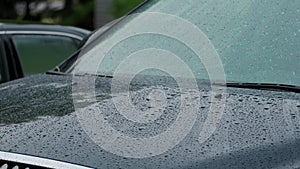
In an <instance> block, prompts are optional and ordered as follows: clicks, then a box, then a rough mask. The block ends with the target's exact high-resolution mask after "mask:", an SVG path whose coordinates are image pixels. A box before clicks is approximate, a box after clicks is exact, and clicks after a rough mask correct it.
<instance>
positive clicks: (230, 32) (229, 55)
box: [68, 0, 300, 86]
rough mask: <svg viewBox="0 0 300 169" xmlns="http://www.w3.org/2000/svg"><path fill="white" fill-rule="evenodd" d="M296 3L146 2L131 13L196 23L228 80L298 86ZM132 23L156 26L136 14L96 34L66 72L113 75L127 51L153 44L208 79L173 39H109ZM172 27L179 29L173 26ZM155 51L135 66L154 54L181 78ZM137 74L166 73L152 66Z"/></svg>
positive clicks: (291, 0)
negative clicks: (166, 15) (173, 17)
mask: <svg viewBox="0 0 300 169" xmlns="http://www.w3.org/2000/svg"><path fill="white" fill-rule="evenodd" d="M299 6H300V1H299V0H281V1H275V0H271V1H269V0H268V1H267V0H263V1H259V2H258V1H252V0H240V1H235V0H227V1H216V0H211V1H207V0H186V1H182V0H163V1H150V2H149V3H147V4H145V5H144V6H143V7H142V8H140V9H139V10H137V12H136V13H146V12H155V13H166V14H168V15H172V16H175V17H179V18H182V19H183V20H185V21H187V22H189V23H191V24H193V25H195V26H196V27H197V28H198V29H199V30H201V31H202V32H203V33H204V34H205V35H206V36H207V38H208V39H209V40H210V42H211V44H212V45H213V46H214V48H215V50H216V52H217V53H218V55H219V57H220V60H221V62H222V66H223V68H224V72H225V75H226V80H227V81H228V82H242V83H276V84H289V85H297V86H300V53H299V49H300V38H299V34H300V20H299V15H300V9H299ZM133 23H134V24H135V25H134V26H136V25H138V26H139V27H143V26H144V27H151V26H153V28H155V27H156V26H157V25H156V24H157V23H155V22H152V21H149V20H145V19H140V18H139V17H138V16H134V17H132V18H130V19H127V20H126V19H125V20H124V22H121V23H119V24H118V25H116V26H115V27H114V28H113V29H111V30H110V31H108V32H107V33H106V34H105V36H99V38H98V40H94V41H93V42H91V43H90V45H86V49H83V52H82V53H81V54H80V56H79V60H78V62H77V63H76V64H74V65H73V66H71V67H70V68H69V70H68V72H72V71H73V72H74V67H76V68H78V70H79V71H76V73H78V72H83V73H84V72H85V73H87V72H88V73H93V74H94V73H96V74H105V75H113V74H114V72H115V71H116V69H117V68H118V66H119V65H120V64H121V63H122V62H123V61H124V59H125V58H126V57H128V56H129V55H131V54H133V53H135V52H136V51H140V50H144V49H149V48H156V49H157V48H158V49H162V50H166V51H170V52H171V53H174V54H175V55H176V56H177V57H179V58H180V59H181V60H182V61H184V62H185V63H186V64H187V65H188V66H189V67H190V68H191V70H192V72H193V74H194V75H195V77H196V78H197V79H210V78H209V75H208V73H207V69H206V66H205V65H204V64H203V63H202V62H201V60H199V57H197V54H195V53H194V52H193V51H192V50H191V49H190V47H189V46H187V45H186V44H185V43H183V42H182V41H180V40H178V39H174V38H172V37H168V36H164V35H162V34H153V33H148V34H146V33H144V34H139V33H137V34H136V35H134V36H130V37H128V38H126V39H122V40H120V39H118V38H114V36H115V34H118V33H120V32H122V31H124V30H128V29H131V26H133ZM173 23H174V24H176V22H173ZM175 28H176V29H178V27H176V25H174V29H175ZM169 31H170V30H169ZM171 31H174V32H176V31H177V30H171ZM178 31H179V30H178ZM187 34H188V32H187ZM190 38H191V39H192V38H193V37H192V36H191V37H190ZM119 40H120V41H119ZM112 44H113V45H112ZM111 46H113V47H111ZM106 48H110V49H109V50H108V52H105V53H104V52H102V51H103V49H106ZM102 55H105V57H101V58H100V60H101V61H100V60H99V56H102ZM154 55H156V53H152V54H151V53H149V56H148V57H144V58H143V59H139V61H136V63H135V64H137V65H138V64H145V63H147V62H148V59H151V58H158V60H157V64H159V62H160V61H162V62H169V63H170V64H169V67H175V68H177V69H178V75H180V76H183V77H184V76H185V74H184V73H181V72H180V71H181V68H180V67H179V68H178V64H175V63H174V64H173V59H172V58H171V57H170V58H168V57H161V58H159V56H154ZM203 55H206V53H203ZM102 58H103V59H102ZM132 61H133V60H132ZM91 64H97V70H92V66H91ZM122 71H123V73H124V74H130V73H131V71H130V70H129V69H124V70H122ZM141 73H144V74H151V75H152V74H159V75H163V76H164V75H168V74H166V73H164V72H162V71H154V70H152V71H151V70H148V71H147V72H145V71H143V72H141ZM216 80H217V79H216Z"/></svg>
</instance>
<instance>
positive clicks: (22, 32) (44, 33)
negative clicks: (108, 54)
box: [0, 31, 83, 40]
mask: <svg viewBox="0 0 300 169" xmlns="http://www.w3.org/2000/svg"><path fill="white" fill-rule="evenodd" d="M0 34H34V35H39V34H43V35H60V36H68V37H71V38H75V39H78V40H82V39H83V38H82V37H81V36H78V35H74V34H72V33H65V32H55V31H0Z"/></svg>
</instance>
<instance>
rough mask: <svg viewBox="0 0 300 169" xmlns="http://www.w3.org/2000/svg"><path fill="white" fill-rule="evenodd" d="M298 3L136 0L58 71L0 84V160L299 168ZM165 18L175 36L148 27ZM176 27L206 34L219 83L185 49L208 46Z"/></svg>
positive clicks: (134, 168)
mask: <svg viewBox="0 0 300 169" xmlns="http://www.w3.org/2000/svg"><path fill="white" fill-rule="evenodd" d="M299 6H300V1H299V0H280V1H279V0H277V1H275V0H270V1H267V0H264V1H262V0H239V1H236V0H228V1H219V0H209V1H208V0H185V1H182V0H160V1H158V0H148V1H146V2H145V3H144V4H143V5H141V6H140V7H139V8H137V9H136V10H135V11H133V12H132V14H136V13H142V15H139V16H138V17H131V18H130V17H129V16H128V20H127V19H126V18H127V17H126V18H125V19H123V20H121V21H120V22H118V23H115V24H114V25H113V26H112V27H110V28H109V29H108V30H106V31H104V32H101V31H100V32H98V31H96V32H95V33H93V35H92V36H90V38H89V39H88V40H87V42H86V44H85V45H84V46H83V47H82V48H81V49H80V50H78V51H77V52H76V53H75V54H74V55H73V56H72V57H70V58H69V59H68V60H66V62H64V63H63V64H61V65H59V69H56V70H53V71H49V72H47V73H46V74H38V75H32V76H28V77H25V78H21V79H17V80H14V81H11V82H7V83H3V84H0V168H1V167H2V168H12V167H15V168H17V167H16V166H18V167H20V166H22V167H23V166H24V167H23V168H25V167H28V168H38V167H39V168H42V167H44V168H64V169H65V168H75V166H74V164H76V166H77V165H80V166H77V167H79V168H86V167H81V166H87V167H91V168H99V169H106V168H107V169H120V168H122V169H141V168H147V169H148V168H149V169H158V168H162V169H198V168H206V169H227V168H228V169H241V168H243V169H265V168H275V169H294V168H300V78H299V77H300V69H299V68H300V57H299V48H300V47H299V45H300V38H299V35H300V33H299V32H300V30H299V12H300V11H299ZM163 13H164V14H168V15H163V17H162V14H163ZM143 14H145V15H143ZM148 14H150V15H148ZM151 14H155V15H154V16H153V15H151ZM147 16H153V18H151V17H150V18H147ZM174 16H175V17H174ZM145 17H146V18H145ZM168 17H169V18H168ZM170 17H171V18H170ZM174 18H175V19H174ZM178 18H183V19H184V20H185V21H188V22H184V23H186V24H188V23H189V22H190V23H193V25H195V26H193V25H192V26H191V27H188V26H189V25H181V24H178V23H180V21H182V20H180V19H179V20H178ZM168 22H171V23H170V24H167V25H163V24H165V23H168ZM158 23H159V24H158ZM160 24H162V25H163V26H161V25H160ZM165 27H168V29H162V30H165V33H166V34H172V33H173V34H174V33H178V34H177V35H178V36H175V37H170V36H163V34H161V33H155V31H156V30H158V28H165ZM186 28H199V29H201V30H202V31H203V32H204V33H205V35H206V36H207V38H208V39H209V40H211V44H213V45H214V46H215V49H216V51H217V53H218V54H219V57H220V59H221V61H222V65H223V68H224V72H225V75H226V84H222V83H219V84H218V83H213V82H218V81H219V80H222V79H219V78H215V79H211V78H208V77H209V76H208V75H207V74H208V73H207V72H206V71H209V70H210V71H211V72H213V73H214V72H218V71H219V69H220V67H215V64H213V62H209V63H211V64H208V65H203V62H201V61H202V60H199V58H198V55H197V54H196V53H195V52H194V51H193V50H192V48H191V47H194V46H196V47H197V46H200V47H201V48H200V49H203V50H202V51H203V53H201V54H202V55H203V56H213V55H210V52H211V50H205V49H207V48H204V47H202V46H205V47H209V44H210V43H206V41H204V42H203V41H201V38H199V39H197V37H199V34H197V32H198V33H199V31H197V32H196V33H194V32H193V31H189V30H187V29H186ZM136 30H144V32H145V33H144V34H142V33H141V32H139V31H136ZM149 30H150V31H149ZM192 30H194V29H192ZM128 32H129V33H132V34H133V35H132V36H130V37H128ZM120 37H121V38H120ZM177 37H183V40H182V41H180V40H178V38H177ZM176 38H177V39H176ZM202 38H203V36H202ZM197 40H200V42H198V41H197ZM184 42H187V43H184ZM138 54H140V55H138ZM172 54H176V56H177V57H172V56H173V55H172ZM104 56H105V57H104ZM176 58H179V59H177V60H176ZM208 58H213V57H208ZM101 59H102V60H101ZM134 59H135V60H134ZM208 60H209V61H210V59H208ZM126 61H127V62H126ZM99 62H101V63H100V64H99ZM162 63H164V66H166V67H167V68H168V69H155V70H154V69H153V67H154V68H156V67H155V66H161V65H162ZM183 63H184V64H186V65H187V66H188V67H189V68H190V69H191V70H192V71H189V72H184V70H185V69H184V68H185V66H186V65H184V66H181V65H183ZM147 64H149V65H150V66H149V65H147ZM180 64H181V65H180ZM124 66H125V68H126V69H124ZM126 66H127V67H126ZM147 66H148V67H147ZM187 66H186V67H187ZM206 66H208V68H212V69H206ZM94 68H97V70H95V69H94ZM122 68H123V69H122ZM135 68H143V69H139V70H140V71H136V72H138V73H136V74H133V73H132V72H134V69H135ZM145 68H148V69H145ZM119 70H122V71H119ZM135 70H136V69H135ZM169 70H172V71H173V72H175V73H177V72H178V74H175V73H173V74H170V73H169V72H168V71H169ZM115 72H121V73H124V76H120V75H122V74H115ZM134 73H135V72H134ZM190 73H192V74H193V75H194V77H193V76H190ZM132 74H133V75H134V76H131V75H132ZM174 74H175V75H176V76H173V75H174ZM115 75H116V76H115ZM125 75H129V78H127V76H125ZM220 77H221V76H220ZM128 79H129V80H128ZM195 83H196V85H195ZM180 84H183V85H182V86H183V87H181V86H180ZM194 86H196V87H195V88H194ZM214 87H216V88H217V89H218V90H215V91H214V90H213V89H214ZM224 89H226V90H225V91H223V90H224ZM220 91H223V92H224V93H223V92H221V93H219V92H220ZM125 99H128V100H125ZM128 103H129V104H128ZM213 105H215V107H213ZM132 106H133V107H132ZM222 106H223V108H224V109H223V110H222V109H221V108H219V107H222ZM153 108H154V109H155V111H153V112H150V111H148V110H149V109H150V110H151V109H152V110H153ZM131 112H133V113H131ZM148 112H149V113H148ZM178 122H181V123H178ZM178 138H179V139H178ZM58 161H60V162H58ZM66 163H67V164H66ZM70 163H71V164H70ZM71 165H72V166H71ZM20 168H21V167H20Z"/></svg>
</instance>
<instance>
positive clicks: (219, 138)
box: [0, 75, 300, 168]
mask: <svg viewBox="0 0 300 169" xmlns="http://www.w3.org/2000/svg"><path fill="white" fill-rule="evenodd" d="M151 81H152V82H154V81H155V80H151ZM110 83H111V79H110V78H99V79H98V80H97V83H96V85H99V86H109V84H110ZM167 84H168V83H167ZM71 86H72V76H55V75H37V76H32V77H26V78H23V79H19V80H16V81H12V82H8V83H6V84H2V85H0V103H1V104H0V112H1V116H0V118H1V119H0V126H1V127H0V138H1V140H0V142H1V144H0V150H1V151H9V152H16V153H24V154H30V155H34V156H41V157H46V158H50V159H56V160H62V161H67V162H71V163H77V164H81V165H86V166H90V167H96V168H120V167H123V168H144V167H145V166H147V168H276V167H277V168H294V167H296V168H297V167H299V166H295V165H297V164H299V163H298V161H299V157H300V148H299V147H300V142H299V139H300V130H299V127H300V123H299V120H300V101H299V100H300V96H299V94H297V93H285V92H277V91H264V90H251V89H237V88H228V89H227V93H226V95H227V98H226V104H225V105H226V108H225V112H224V114H223V117H222V119H221V121H220V123H219V124H218V127H217V130H216V131H215V132H214V134H213V135H212V136H211V137H210V138H209V139H208V140H206V141H205V142H203V143H201V142H199V140H198V137H199V131H201V128H202V125H203V122H204V121H205V119H206V117H207V112H208V109H209V105H210V95H209V91H210V87H209V86H205V85H202V87H201V88H200V90H199V91H200V96H199V97H200V98H201V103H199V104H201V109H199V111H198V112H197V120H196V123H195V125H194V127H193V129H192V131H191V132H190V133H189V134H188V135H187V137H186V138H185V139H184V140H183V141H182V142H180V144H179V145H177V146H176V147H175V148H174V149H172V150H169V151H167V152H165V153H163V154H161V155H157V156H154V157H149V158H144V159H134V158H126V157H121V156H118V155H115V154H112V153H110V152H107V151H105V150H103V149H102V148H101V147H100V146H99V145H97V144H95V143H94V142H93V140H92V139H91V138H90V137H89V136H88V135H87V134H86V133H85V131H84V129H83V128H82V127H81V125H80V123H79V121H78V118H77V116H76V113H75V109H74V107H73V97H72V96H73V95H74V94H76V93H72V87H71ZM147 87H151V83H150V84H147ZM147 87H146V86H145V88H147ZM170 88H173V87H172V86H170ZM141 90H143V87H142V88H139V89H137V90H136V91H137V93H139V92H138V91H141ZM96 93H97V96H98V101H99V105H101V104H104V105H105V104H108V103H107V102H106V101H107V100H110V99H109V98H110V94H108V93H109V88H106V87H103V88H99V91H97V92H96ZM142 93H143V92H141V93H139V94H138V95H139V97H145V96H143V94H142ZM90 97H91V96H84V97H82V98H83V99H84V100H85V101H86V102H89V99H90ZM108 105H109V104H108ZM108 107H110V106H108ZM88 108H89V107H88ZM88 108H87V109H88ZM111 111H112V110H108V112H111ZM170 113H171V114H172V112H170ZM175 117H176V116H172V115H170V116H169V119H174V118H175ZM111 120H112V121H111V122H113V123H114V125H115V127H116V128H118V129H119V130H122V128H119V127H120V126H122V125H123V124H122V122H120V121H118V117H117V116H116V115H113V117H112V119H111ZM158 125H160V124H158ZM163 126H164V125H163ZM278 126H280V127H278ZM123 127H124V126H123ZM164 127H166V126H164ZM129 128H130V127H129ZM137 131H138V130H137ZM137 131H136V130H135V129H134V128H132V129H131V130H128V131H123V132H126V134H129V135H135V134H140V135H143V132H141V131H140V133H136V132H137ZM147 132H150V133H151V132H156V131H151V129H149V130H148V131H147Z"/></svg>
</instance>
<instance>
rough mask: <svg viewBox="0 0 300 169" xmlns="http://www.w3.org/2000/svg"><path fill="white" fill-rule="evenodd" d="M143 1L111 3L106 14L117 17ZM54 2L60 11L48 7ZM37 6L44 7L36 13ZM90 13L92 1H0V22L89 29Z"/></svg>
mask: <svg viewBox="0 0 300 169" xmlns="http://www.w3.org/2000/svg"><path fill="white" fill-rule="evenodd" d="M143 1H144V0H112V2H111V3H112V4H111V9H110V10H108V11H111V12H110V13H109V12H107V14H106V15H110V16H113V17H114V18H119V17H121V16H123V15H125V14H126V13H128V12H129V11H130V10H132V9H133V8H135V7H136V6H137V5H139V4H140V3H142V2H143ZM54 2H60V3H61V4H63V5H62V8H60V9H54V8H51V4H52V3H54ZM41 4H43V5H44V6H45V7H44V8H42V9H39V10H36V9H37V8H38V6H41ZM94 10H95V0H0V22H13V23H46V24H61V25H72V26H77V27H81V28H86V29H90V30H92V29H94V28H93V22H94V20H93V18H94V12H93V11H94ZM20 11H21V12H20ZM112 19H113V18H112Z"/></svg>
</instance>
